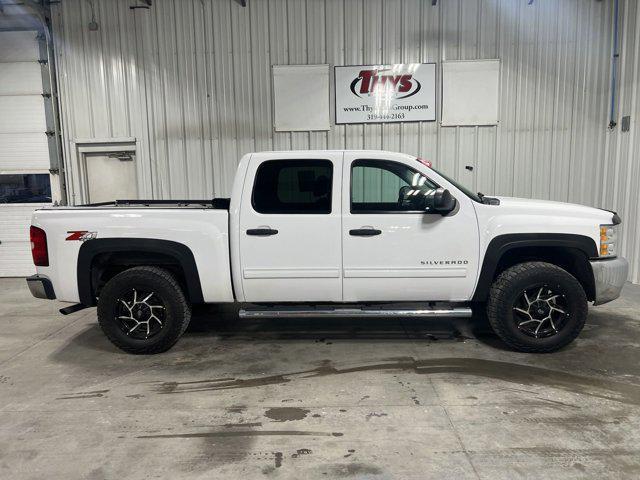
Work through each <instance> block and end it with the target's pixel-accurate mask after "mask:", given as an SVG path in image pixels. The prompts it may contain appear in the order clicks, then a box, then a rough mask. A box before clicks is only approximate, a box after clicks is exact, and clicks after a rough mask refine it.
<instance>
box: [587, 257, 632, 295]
mask: <svg viewBox="0 0 640 480" xmlns="http://www.w3.org/2000/svg"><path fill="white" fill-rule="evenodd" d="M589 263H591V268H592V269H593V279H594V281H595V286H596V298H595V300H594V302H593V304H594V305H602V304H603V303H607V302H610V301H611V300H615V299H616V298H618V297H619V296H620V292H621V291H622V287H623V286H624V283H625V282H626V281H627V274H628V273H629V262H627V260H626V259H625V258H622V257H618V258H612V259H610V260H608V259H606V260H591V261H590V262H589Z"/></svg>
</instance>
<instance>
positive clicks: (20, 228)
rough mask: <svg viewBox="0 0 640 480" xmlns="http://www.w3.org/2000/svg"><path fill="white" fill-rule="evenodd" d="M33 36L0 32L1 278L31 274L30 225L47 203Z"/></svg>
mask: <svg viewBox="0 0 640 480" xmlns="http://www.w3.org/2000/svg"><path fill="white" fill-rule="evenodd" d="M37 35H38V32H35V31H8V32H7V31H4V32H0V276H3V277H8V276H9V277H13V276H25V275H31V274H32V273H34V271H35V269H34V267H33V262H32V260H31V249H30V245H29V224H30V223H31V214H32V213H33V211H34V210H35V209H36V208H39V207H41V206H43V205H47V204H50V203H51V180H50V176H49V150H48V146H47V136H46V134H45V131H46V129H47V128H46V121H45V111H44V99H43V97H42V93H43V89H42V72H41V68H42V67H41V66H40V64H39V63H38V59H39V57H40V55H39V46H38V41H37V38H36V37H37Z"/></svg>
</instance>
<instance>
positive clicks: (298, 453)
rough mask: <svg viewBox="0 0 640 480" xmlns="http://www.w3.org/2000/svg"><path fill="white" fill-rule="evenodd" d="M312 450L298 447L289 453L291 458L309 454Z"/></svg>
mask: <svg viewBox="0 0 640 480" xmlns="http://www.w3.org/2000/svg"><path fill="white" fill-rule="evenodd" d="M312 453H313V452H312V451H311V450H310V449H309V448H299V449H298V450H296V453H292V454H291V458H298V457H300V456H302V455H311V454H312Z"/></svg>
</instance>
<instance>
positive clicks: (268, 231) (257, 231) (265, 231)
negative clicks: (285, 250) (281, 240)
mask: <svg viewBox="0 0 640 480" xmlns="http://www.w3.org/2000/svg"><path fill="white" fill-rule="evenodd" d="M277 233H278V230H274V229H273V228H250V229H249V230H247V235H254V236H257V237H268V236H270V235H276V234H277Z"/></svg>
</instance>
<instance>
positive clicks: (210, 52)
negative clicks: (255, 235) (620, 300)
mask: <svg viewBox="0 0 640 480" xmlns="http://www.w3.org/2000/svg"><path fill="white" fill-rule="evenodd" d="M132 2H134V0H104V1H101V2H96V5H97V6H98V8H97V11H96V17H97V18H96V20H97V21H98V23H99V25H100V28H99V30H98V31H96V32H91V31H89V30H88V28H87V18H90V12H89V10H88V9H89V6H88V4H87V2H85V1H82V0H62V2H61V3H59V4H53V5H52V9H53V11H54V17H55V18H54V20H55V22H54V30H55V42H56V47H57V55H58V68H59V83H60V90H61V105H62V115H63V123H64V134H65V148H66V157H67V158H70V155H69V148H70V141H71V140H73V138H76V137H82V138H91V137H99V138H105V137H122V136H133V137H135V138H136V139H137V140H138V143H137V147H136V148H137V159H138V165H139V169H140V171H139V172H138V178H139V191H140V192H141V195H148V196H154V197H158V198H161V197H165V198H170V197H173V198H177V197H183V196H191V197H202V196H204V197H211V196H214V195H216V196H225V195H228V194H229V193H230V188H231V183H232V180H233V175H234V173H235V169H236V165H237V162H238V160H239V158H240V156H241V155H242V154H243V153H246V152H248V151H252V150H269V149H290V148H327V147H329V148H386V149H391V150H401V151H404V152H406V153H410V154H416V155H420V156H423V157H425V158H428V159H430V160H433V161H434V163H435V164H436V165H437V166H439V167H441V168H442V169H443V170H444V171H446V172H448V173H451V174H454V175H460V176H463V178H465V180H467V181H468V182H469V183H470V184H472V185H473V186H474V187H475V188H477V189H480V190H482V191H484V192H485V193H495V194H502V195H520V196H531V197H535V198H550V199H556V200H562V201H574V202H580V203H584V204H588V205H594V206H598V207H605V208H611V209H615V210H618V211H619V212H620V213H621V215H622V217H623V219H624V221H625V230H624V231H625V233H624V235H623V245H622V246H623V250H624V252H625V254H626V255H627V256H629V257H630V259H631V261H632V264H633V267H632V273H633V279H634V280H635V281H640V267H639V266H638V264H639V263H640V251H639V250H640V241H639V240H637V238H638V237H639V236H640V222H639V220H638V210H637V205H638V203H640V199H639V198H638V195H639V193H638V191H639V190H640V188H639V187H638V184H639V183H640V172H638V162H637V161H635V162H634V159H637V158H638V154H639V153H640V152H639V150H640V142H639V140H638V138H639V135H637V134H636V133H635V132H636V130H637V128H638V127H637V118H638V115H639V114H640V98H639V96H638V92H637V90H638V88H639V87H638V84H639V82H638V78H639V77H638V69H639V68H640V67H639V65H638V58H639V51H640V47H639V46H638V43H639V42H638V41H637V39H636V30H638V29H639V28H640V23H639V22H638V15H640V12H639V11H638V10H639V9H638V5H637V2H636V1H634V0H620V4H621V9H620V11H621V13H620V17H621V19H622V22H621V27H623V28H622V32H621V40H623V41H622V44H621V57H620V70H621V71H620V96H619V101H620V104H621V106H620V113H621V114H622V113H625V112H626V113H625V114H630V115H631V119H632V128H631V131H630V132H625V133H622V132H620V131H619V127H617V128H616V129H614V130H612V131H609V130H608V129H607V124H608V121H609V119H608V102H609V95H610V88H609V82H610V74H611V73H610V72H611V49H612V31H613V27H612V25H613V19H612V15H613V4H614V0H603V1H597V0H536V1H535V2H533V3H532V4H531V5H529V4H528V3H529V2H527V1H526V0H506V1H505V0H440V1H438V2H437V4H436V6H432V5H431V2H429V1H426V0H385V1H382V0H296V1H292V0H289V1H287V0H253V1H250V2H249V6H248V7H246V8H243V7H241V6H240V5H239V2H237V1H235V0H156V1H155V2H153V5H152V7H151V8H149V9H144V8H139V9H134V10H130V9H129V6H130V5H131V4H132ZM622 37H624V38H622ZM0 44H1V42H0ZM1 52H2V46H1V45H0V57H1V56H2V53H1ZM480 58H499V59H500V61H501V73H500V85H501V87H500V106H499V108H500V122H499V124H498V125H497V126H495V127H440V126H439V124H438V123H437V122H430V123H427V122H422V123H416V124H403V125H384V126H381V125H340V126H335V125H332V127H331V130H330V131H328V132H312V133H308V132H294V133H290V132H279V133H276V132H274V131H273V104H272V85H271V75H270V72H271V66H272V65H286V64H314V63H329V64H330V65H345V64H371V63H391V62H438V63H439V62H442V61H444V60H472V59H480ZM331 75H333V72H332V73H331ZM440 76H441V75H440V72H438V75H437V79H436V81H437V84H438V88H439V86H440V81H441V78H440ZM331 95H333V92H331ZM438 97H439V95H438ZM332 98H333V97H332ZM330 108H331V111H332V119H333V108H334V106H333V104H332V105H331V106H330ZM439 114H440V105H438V115H439ZM466 165H471V166H473V167H474V170H473V173H470V172H469V171H468V170H466V169H465V168H464V167H465V166H466ZM75 175H76V173H75V172H74V166H73V165H68V176H69V182H68V183H69V188H70V190H71V192H70V193H71V195H70V199H72V200H73V194H74V189H76V188H77V185H78V180H77V178H76V176H75Z"/></svg>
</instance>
